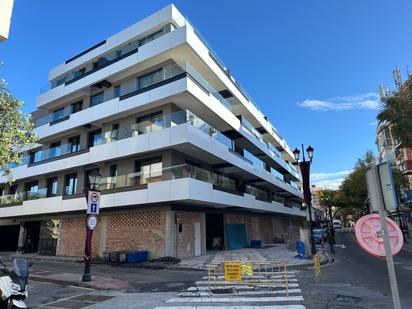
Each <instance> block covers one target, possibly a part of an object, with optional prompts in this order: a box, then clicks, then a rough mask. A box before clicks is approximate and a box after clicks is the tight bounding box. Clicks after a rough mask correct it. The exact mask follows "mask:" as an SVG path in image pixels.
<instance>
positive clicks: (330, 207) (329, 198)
mask: <svg viewBox="0 0 412 309" xmlns="http://www.w3.org/2000/svg"><path fill="white" fill-rule="evenodd" d="M338 197H339V191H336V190H329V189H325V190H322V191H321V192H320V196H319V198H320V204H321V206H322V207H323V210H324V211H325V212H326V213H327V216H328V218H329V220H333V218H335V217H336V215H337V214H338V212H339V209H338V208H337V206H338V204H339V200H338Z"/></svg>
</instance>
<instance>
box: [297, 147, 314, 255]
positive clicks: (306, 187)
mask: <svg viewBox="0 0 412 309" xmlns="http://www.w3.org/2000/svg"><path fill="white" fill-rule="evenodd" d="M303 149H304V148H303V144H302V155H303V159H302V160H301V161H299V156H300V150H299V149H298V148H295V150H293V156H294V157H295V161H296V162H295V164H296V165H299V167H300V172H301V174H302V187H303V199H304V201H305V203H304V204H306V205H307V207H308V209H309V229H310V244H311V253H312V254H316V248H315V243H314V241H313V226H312V207H311V206H312V203H311V202H312V196H311V193H310V165H311V164H312V159H313V151H314V149H313V148H312V147H311V146H309V147H308V148H306V152H307V154H308V157H309V161H306V158H305V152H304V150H303Z"/></svg>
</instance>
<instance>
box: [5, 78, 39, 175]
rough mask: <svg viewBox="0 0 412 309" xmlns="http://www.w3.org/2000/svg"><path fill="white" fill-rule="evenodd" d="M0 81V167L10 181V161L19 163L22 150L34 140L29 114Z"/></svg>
mask: <svg viewBox="0 0 412 309" xmlns="http://www.w3.org/2000/svg"><path fill="white" fill-rule="evenodd" d="M5 86H6V83H5V81H4V80H2V81H1V82H0V126H1V127H0V169H1V173H2V176H6V177H7V178H8V180H9V181H12V175H11V171H10V163H13V162H15V163H17V164H18V163H20V162H21V159H22V157H23V153H24V151H25V150H26V149H27V147H28V146H29V145H31V144H33V143H34V142H35V140H36V139H35V134H34V132H33V127H34V126H33V123H32V121H31V118H30V115H25V114H23V113H22V111H21V108H22V107H23V102H22V101H20V100H18V99H16V98H15V97H13V96H12V95H11V93H10V92H9V91H8V90H7V89H6V87H5Z"/></svg>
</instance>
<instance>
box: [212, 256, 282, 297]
mask: <svg viewBox="0 0 412 309" xmlns="http://www.w3.org/2000/svg"><path fill="white" fill-rule="evenodd" d="M287 266H288V264H287V262H286V261H283V260H273V261H212V262H210V263H209V265H208V283H209V292H210V293H212V292H213V289H214V287H215V286H227V288H230V287H231V286H236V285H249V286H252V287H253V288H256V287H265V288H276V287H284V288H285V291H286V295H289V294H288V287H289V285H288V268H287Z"/></svg>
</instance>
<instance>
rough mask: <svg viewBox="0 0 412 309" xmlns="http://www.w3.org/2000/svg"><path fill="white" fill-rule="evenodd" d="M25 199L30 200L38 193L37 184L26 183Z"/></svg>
mask: <svg viewBox="0 0 412 309" xmlns="http://www.w3.org/2000/svg"><path fill="white" fill-rule="evenodd" d="M25 191H26V195H27V196H26V198H27V199H30V198H33V197H35V196H36V193H37V192H38V191H39V182H38V181H32V182H27V183H26V190H25Z"/></svg>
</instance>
